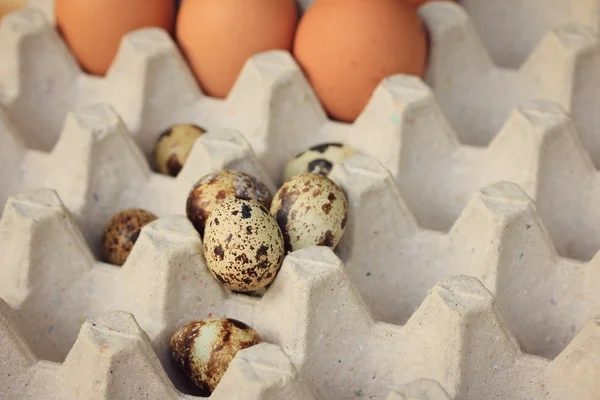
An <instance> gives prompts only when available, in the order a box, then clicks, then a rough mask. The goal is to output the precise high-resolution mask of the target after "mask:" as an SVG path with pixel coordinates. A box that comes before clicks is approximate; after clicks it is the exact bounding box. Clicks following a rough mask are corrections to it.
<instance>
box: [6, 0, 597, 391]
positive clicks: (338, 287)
mask: <svg viewBox="0 0 600 400" xmlns="http://www.w3.org/2000/svg"><path fill="white" fill-rule="evenodd" d="M485 3H490V1H487V2H485ZM507 3H513V2H507ZM532 3H536V4H538V7H540V8H541V7H542V3H543V5H545V6H547V4H548V3H547V2H541V1H538V2H532ZM553 3H558V0H557V1H554V2H553ZM588 3H590V4H591V3H593V2H592V1H590V2H588ZM30 4H33V5H34V6H35V8H36V9H26V10H22V11H19V12H16V13H13V14H10V15H8V16H6V17H5V18H4V19H3V21H2V23H1V25H0V59H1V60H2V64H1V68H0V103H1V109H0V111H1V112H0V159H1V160H2V162H3V168H2V169H0V171H1V172H0V202H1V204H3V205H4V209H3V211H2V218H1V220H0V271H1V276H0V298H1V299H2V300H1V301H0V354H2V356H1V357H0V398H1V399H5V398H6V399H38V398H39V399H41V398H44V399H61V400H62V399H77V398H81V399H102V400H104V399H148V398H164V399H190V398H193V396H192V395H191V394H187V393H193V391H192V389H191V388H190V386H189V383H188V381H187V380H186V379H185V377H183V376H182V374H181V373H180V372H179V371H178V369H177V368H176V367H175V366H174V365H173V363H172V362H171V360H170V354H169V349H168V340H169V338H170V335H171V334H172V333H173V332H174V330H175V329H176V328H177V327H179V326H180V325H181V324H183V323H185V322H187V321H189V320H192V319H196V318H206V317H209V316H228V317H232V318H237V319H240V320H242V321H244V322H246V323H247V324H249V325H251V326H252V327H254V328H255V329H256V330H257V331H258V332H259V333H260V334H261V336H262V337H263V338H264V339H265V342H266V343H263V344H261V345H258V346H254V347H251V348H249V349H246V350H243V351H241V352H240V353H239V354H238V355H237V356H236V358H235V359H234V361H233V362H232V364H231V365H230V367H229V369H228V370H227V373H226V374H225V376H224V377H223V380H222V381H221V383H220V384H219V386H218V387H217V389H216V391H215V392H214V393H213V394H212V396H211V398H215V399H336V400H337V399H357V398H363V399H406V400H409V399H430V400H438V399H461V400H462V399H477V400H479V399H498V398H500V399H541V398H544V399H560V400H563V399H598V398H600V383H598V381H597V379H596V378H597V376H598V374H599V373H600V363H599V362H598V359H599V355H600V319H598V318H597V317H598V314H599V312H598V310H600V295H599V294H598V293H600V290H599V289H600V288H599V287H598V286H600V284H599V283H597V282H600V272H599V271H600V266H599V263H600V261H599V258H598V256H594V255H595V254H596V252H597V250H598V248H600V221H599V218H600V215H599V211H597V209H598V208H597V207H595V205H596V204H598V200H597V199H598V196H600V194H598V190H596V187H598V185H597V184H596V182H597V181H598V179H599V178H598V176H599V175H598V172H597V171H596V169H595V168H594V162H596V164H599V163H600V139H598V138H599V137H600V136H598V135H596V134H594V130H593V129H594V128H595V126H594V123H595V119H594V118H595V115H596V114H595V113H596V110H597V109H598V107H596V105H597V103H598V100H597V99H598V98H600V97H599V96H597V93H598V90H597V86H598V84H599V83H600V79H598V77H596V76H594V75H593V74H598V73H600V72H597V71H600V69H599V68H597V67H598V65H597V64H598V54H599V53H598V51H599V49H598V43H597V37H596V36H595V33H594V29H592V28H589V29H588V28H585V27H583V26H579V25H572V26H566V27H564V26H563V27H557V28H556V29H555V30H553V31H550V32H548V33H547V34H546V35H545V36H544V38H543V39H542V41H541V42H540V43H539V45H537V47H536V48H535V49H534V50H533V52H532V53H531V55H530V56H529V58H528V59H527V60H526V61H525V62H524V64H523V65H522V66H521V67H520V68H519V69H518V70H505V69H501V68H499V67H495V66H494V64H493V63H492V62H491V58H490V56H489V55H488V53H487V50H486V49H485V47H484V46H483V45H482V42H481V40H480V39H479V37H478V34H477V32H476V31H475V29H474V24H473V22H472V20H471V19H470V18H469V17H468V16H467V13H466V12H465V10H463V9H462V8H460V6H458V5H456V4H445V3H444V4H442V3H439V4H437V3H433V4H430V5H427V6H425V7H422V8H421V9H420V13H421V15H422V17H423V19H424V20H425V22H426V23H427V25H428V27H429V30H430V33H431V39H432V50H431V56H430V58H431V59H430V66H429V70H428V76H427V77H426V81H427V83H428V84H429V85H430V86H431V89H430V88H429V87H428V86H426V85H425V84H424V83H423V82H422V81H420V80H418V79H416V78H411V77H406V76H394V77H390V78H387V79H385V80H384V81H383V82H382V84H381V85H380V86H379V87H378V88H377V90H376V91H375V93H374V94H373V97H372V99H371V101H370V103H369V104H368V106H367V107H366V108H365V110H364V112H363V114H362V115H361V116H360V117H359V118H358V120H357V121H356V122H355V123H354V124H339V123H335V122H332V121H328V120H327V118H326V115H325V113H324V112H323V110H322V108H321V107H320V105H319V104H318V101H317V100H316V98H315V96H314V94H313V93H312V91H311V89H310V86H309V85H308V83H307V82H306V80H305V78H304V77H303V75H302V74H301V72H300V70H299V68H298V66H297V65H296V64H295V62H294V61H293V59H292V58H291V56H290V55H289V54H287V53H285V52H279V51H274V52H267V53H263V54H260V55H257V56H255V57H253V58H252V59H250V60H249V61H248V63H247V64H246V66H245V68H244V70H243V71H242V73H241V74H240V77H239V79H238V81H237V83H236V85H235V87H234V89H233V91H232V93H231V94H230V96H229V97H228V98H227V99H226V100H215V99H211V98H208V97H206V96H203V95H202V93H201V92H200V91H199V89H197V87H196V85H195V83H194V79H193V77H192V75H191V74H190V72H189V70H188V68H187V66H186V65H185V63H184V61H183V59H182V57H181V55H180V54H179V52H178V50H177V49H176V47H175V45H174V44H173V42H172V40H171V39H170V38H169V37H168V36H167V35H166V34H165V33H164V32H163V31H160V30H156V29H145V30H140V31H137V32H133V33H131V34H130V35H128V36H126V37H125V38H124V39H123V41H122V44H121V48H120V51H119V54H118V56H117V58H116V60H115V61H114V63H113V66H112V68H111V69H110V71H109V73H108V74H107V76H106V77H105V78H97V77H90V76H86V75H84V74H83V73H82V72H81V71H80V69H79V67H78V66H77V64H76V63H75V61H74V59H73V58H72V56H71V55H70V54H69V52H68V50H67V48H66V46H65V45H64V43H63V42H62V41H61V39H60V37H59V35H58V34H57V33H56V31H55V30H54V29H53V28H52V26H51V24H49V23H48V22H47V21H51V18H52V17H51V11H49V10H51V8H50V7H48V4H51V3H49V2H48V1H46V0H43V1H30ZM594 4H595V3H594ZM40 7H41V8H43V9H44V10H45V11H44V12H41V11H39V9H37V8H40ZM592 10H594V8H593V7H591V6H590V10H589V11H590V12H592ZM44 15H46V17H44ZM473 18H474V19H475V20H476V18H477V15H474V16H473ZM538 98H539V99H543V100H536V99H538ZM567 111H568V112H570V114H567ZM181 121H187V122H193V123H197V124H199V125H200V126H203V127H205V128H206V129H208V130H209V131H210V133H208V134H206V135H203V136H201V137H200V138H199V139H198V140H197V142H196V144H195V146H194V149H193V151H192V153H191V155H190V158H189V159H188V162H187V163H186V165H185V167H184V169H183V170H182V172H181V173H180V174H179V176H178V177H177V178H170V177H167V176H163V175H158V174H155V173H153V172H152V171H151V169H150V167H149V164H148V161H147V160H148V156H149V154H150V152H151V149H152V146H153V143H154V140H155V138H156V136H157V135H158V133H159V132H160V131H162V130H163V129H165V128H166V127H168V126H169V125H171V124H172V123H175V122H181ZM451 126H452V127H454V128H455V129H456V130H454V129H453V128H451ZM226 127H227V128H229V129H223V128H226ZM239 132H242V133H239ZM373 132H377V135H378V137H379V140H377V141H375V140H372V139H371V138H372V135H373ZM327 141H344V142H345V143H348V144H349V145H351V146H354V147H356V148H359V149H360V150H361V152H362V153H363V154H361V155H358V156H355V157H353V158H351V159H349V160H347V161H346V162H345V163H343V164H341V165H338V166H336V167H335V169H334V170H333V172H332V174H331V178H332V179H334V180H335V181H336V182H337V183H338V184H340V185H341V187H342V188H343V189H344V191H345V193H346V194H347V196H348V200H349V204H350V215H349V222H348V225H347V228H346V233H345V235H344V237H343V240H342V242H341V243H340V245H339V247H338V249H336V251H335V252H333V251H331V250H330V249H328V248H324V247H312V248H306V249H302V250H299V251H296V252H294V253H291V254H289V255H288V256H287V257H286V259H285V261H284V264H283V266H282V268H281V271H280V273H279V275H278V277H277V279H276V280H275V281H274V283H273V285H272V286H270V288H269V289H268V290H267V291H266V293H265V294H264V295H263V296H262V297H249V296H246V295H241V294H234V293H231V292H229V291H227V290H226V289H224V288H223V287H222V286H220V285H219V284H218V283H217V282H216V281H215V280H214V279H213V278H212V276H211V275H210V274H209V272H208V271H207V269H206V266H205V264H204V259H203V255H202V246H201V242H200V238H199V236H198V235H197V233H196V232H195V230H194V229H193V228H192V226H191V224H190V223H189V222H188V220H187V219H186V218H185V216H183V214H184V211H183V210H184V204H185V199H186V197H187V194H188V191H189V189H190V187H191V185H192V184H193V183H194V182H195V181H196V180H197V179H198V178H199V177H200V176H202V175H204V174H206V173H208V172H211V171H215V170H219V169H223V168H229V169H235V170H241V171H245V172H247V173H250V174H252V175H255V176H256V177H257V178H258V179H260V180H262V181H263V182H265V183H266V184H267V185H268V186H269V187H270V188H271V189H272V190H275V189H276V187H277V183H279V182H280V179H281V171H282V170H283V166H284V165H285V162H287V160H288V159H289V158H290V157H292V156H293V155H295V154H296V153H297V152H299V151H301V150H304V149H306V148H307V147H309V146H310V145H313V144H317V143H323V142H327ZM475 145H485V146H486V147H475ZM534 201H535V204H534ZM134 206H135V207H141V208H145V209H147V210H149V211H151V212H154V213H156V214H157V215H159V216H160V217H161V218H160V219H159V220H157V221H154V222H152V223H151V224H149V225H147V226H146V227H145V228H144V229H143V231H142V234H141V235H140V237H139V239H138V241H137V243H136V245H135V247H134V250H133V252H132V253H131V255H130V257H129V259H128V260H127V262H126V264H125V265H124V266H123V267H122V268H117V267H114V266H111V265H107V264H103V263H100V262H98V261H96V260H97V259H99V256H100V253H99V246H98V241H99V237H100V234H101V230H102V228H103V226H104V224H105V222H106V221H107V219H108V218H109V217H110V216H111V215H112V214H114V213H115V212H117V211H119V210H121V209H123V208H127V207H134ZM382 210H385V212H382ZM578 260H579V261H578Z"/></svg>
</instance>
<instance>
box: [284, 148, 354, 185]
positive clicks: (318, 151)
mask: <svg viewBox="0 0 600 400" xmlns="http://www.w3.org/2000/svg"><path fill="white" fill-rule="evenodd" d="M356 153H357V152H356V150H354V149H353V148H352V147H349V146H346V145H345V144H342V143H323V144H319V145H317V146H313V147H311V148H310V149H308V150H305V151H303V152H302V153H300V154H298V155H297V156H296V157H294V158H293V159H291V160H290V161H289V162H288V163H287V165H286V167H285V170H284V171H283V179H284V180H285V181H287V180H288V179H290V178H291V177H292V176H296V175H300V174H303V173H306V172H310V173H313V174H322V175H325V176H327V175H329V173H330V172H331V170H332V168H333V166H334V165H336V164H339V163H342V162H344V161H345V160H347V159H348V158H350V157H352V156H353V155H355V154H356Z"/></svg>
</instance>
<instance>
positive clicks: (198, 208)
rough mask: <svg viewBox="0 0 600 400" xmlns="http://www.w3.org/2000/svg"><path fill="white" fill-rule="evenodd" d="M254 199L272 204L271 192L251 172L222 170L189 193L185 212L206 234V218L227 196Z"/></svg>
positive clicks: (195, 186)
mask: <svg viewBox="0 0 600 400" xmlns="http://www.w3.org/2000/svg"><path fill="white" fill-rule="evenodd" d="M231 196H234V197H238V198H240V199H253V200H256V201H258V202H259V203H261V204H262V205H263V206H265V207H267V208H268V207H269V205H270V204H271V198H272V194H271V191H270V190H269V189H268V188H267V187H266V186H265V185H264V184H263V183H261V182H259V181H258V180H256V178H254V177H253V176H251V175H248V174H246V173H243V172H239V171H230V170H221V171H217V172H213V173H210V174H208V175H205V176H204V177H202V178H201V179H200V180H199V181H198V182H197V183H196V185H194V188H193V189H192V191H191V192H190V194H189V195H188V199H187V205H186V214H187V217H188V219H189V220H190V221H191V222H192V224H193V225H194V227H195V228H196V230H197V231H198V232H199V233H200V235H201V236H204V226H205V225H206V219H207V218H208V216H209V215H210V213H211V211H212V210H213V209H214V208H215V206H216V205H217V204H218V203H219V202H221V201H222V200H224V199H225V198H227V197H231Z"/></svg>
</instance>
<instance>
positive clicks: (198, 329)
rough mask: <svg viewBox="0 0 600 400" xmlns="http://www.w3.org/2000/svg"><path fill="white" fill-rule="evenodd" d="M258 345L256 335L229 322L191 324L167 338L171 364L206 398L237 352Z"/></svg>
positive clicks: (244, 326)
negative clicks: (180, 369)
mask: <svg viewBox="0 0 600 400" xmlns="http://www.w3.org/2000/svg"><path fill="white" fill-rule="evenodd" d="M261 342H262V339H261V337H260V336H259V334H258V333H257V332H256V331H255V330H254V329H252V328H251V327H249V326H248V325H246V324H244V323H243V322H240V321H237V320H235V319H232V318H219V319H217V318H214V319H213V318H211V319H205V320H200V321H192V322H189V323H187V324H185V325H183V326H182V327H181V328H179V329H178V330H177V331H176V332H175V333H174V334H173V336H172V337H171V352H172V356H173V359H174V360H175V363H176V364H177V365H179V366H180V367H181V368H182V369H183V371H184V373H185V374H186V375H187V376H188V377H189V378H190V379H191V380H192V382H194V383H195V384H196V385H197V386H198V387H200V388H201V390H202V391H203V392H204V393H203V394H206V395H210V393H212V392H213V391H214V390H215V388H216V387H217V385H218V384H219V381H220V380H221V378H222V377H223V375H224V374H225V371H227V368H228V367H229V364H230V363H231V361H232V360H233V358H234V357H235V355H236V354H237V352H238V351H240V350H242V349H245V348H248V347H251V346H254V345H256V344H259V343H261Z"/></svg>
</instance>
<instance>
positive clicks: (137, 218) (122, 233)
mask: <svg viewBox="0 0 600 400" xmlns="http://www.w3.org/2000/svg"><path fill="white" fill-rule="evenodd" d="M155 219H157V217H156V215H154V214H152V213H150V212H148V211H146V210H141V209H139V208H129V209H127V210H123V211H121V212H119V213H117V214H115V215H114V216H113V217H112V218H111V219H110V221H109V222H108V224H107V225H106V227H105V228H104V232H103V234H102V252H103V253H104V258H105V259H106V261H107V262H109V263H111V264H114V265H123V264H124V263H125V260H127V257H128V256H129V253H131V250H132V249H133V245H134V244H135V242H136V240H137V238H138V237H139V236H140V232H141V231H142V228H143V227H144V226H145V225H147V224H149V223H150V222H152V221H154V220H155Z"/></svg>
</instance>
